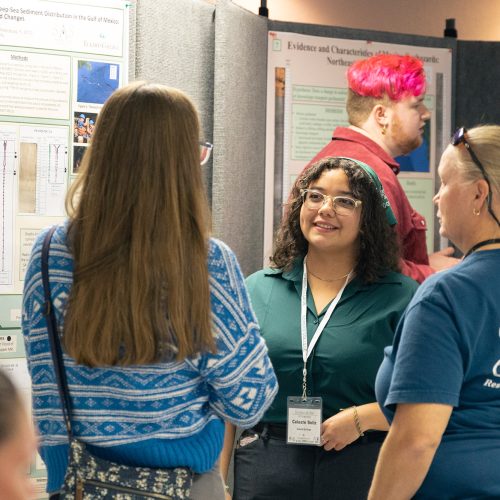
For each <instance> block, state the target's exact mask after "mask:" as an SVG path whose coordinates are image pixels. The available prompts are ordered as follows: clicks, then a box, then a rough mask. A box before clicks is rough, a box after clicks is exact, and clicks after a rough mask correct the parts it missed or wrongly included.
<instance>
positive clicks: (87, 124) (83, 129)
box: [73, 111, 97, 144]
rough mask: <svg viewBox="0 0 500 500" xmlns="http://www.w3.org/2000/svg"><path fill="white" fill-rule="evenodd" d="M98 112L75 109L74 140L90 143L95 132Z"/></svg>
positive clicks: (79, 142)
mask: <svg viewBox="0 0 500 500" xmlns="http://www.w3.org/2000/svg"><path fill="white" fill-rule="evenodd" d="M96 120H97V113H82V112H80V111H75V113H74V118H73V141H74V142H76V143H78V144H82V143H88V142H90V140H91V139H92V134H93V133H94V128H95V122H96Z"/></svg>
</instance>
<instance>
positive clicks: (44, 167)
mask: <svg viewBox="0 0 500 500" xmlns="http://www.w3.org/2000/svg"><path fill="white" fill-rule="evenodd" d="M130 5H131V4H130V2H126V1H124V0H99V1H97V0H83V1H75V0H58V1H54V0H23V1H22V2H19V0H0V368H1V369H3V370H5V371H6V372H7V373H9V374H10V375H11V376H12V379H13V380H14V382H15V384H16V385H17V386H18V389H19V390H20V391H21V394H22V396H23V399H24V400H25V401H26V405H27V407H28V408H30V406H31V402H30V400H31V388H30V378H29V375H28V371H27V367H26V358H25V351H24V340H23V336H22V331H21V328H20V325H21V293H22V289H23V284H24V274H25V270H26V266H27V264H28V261H29V257H30V252H31V247H32V245H33V242H34V240H35V238H36V237H37V235H38V234H39V232H40V231H41V230H42V229H43V228H45V227H48V226H50V225H53V224H56V223H58V222H61V221H63V220H64V218H65V196H66V192H67V189H68V186H69V185H70V184H71V182H72V181H73V180H74V179H75V178H76V176H77V175H78V168H79V166H80V164H81V161H82V158H83V156H84V154H85V152H86V150H87V149H88V147H89V145H90V144H91V141H92V133H93V130H94V126H95V123H96V120H97V116H98V114H99V110H100V109H101V108H102V106H103V104H104V102H105V101H106V99H107V98H108V97H109V95H110V94H111V93H112V92H113V91H114V90H116V89H117V88H119V87H120V86H122V85H124V84H125V83H126V78H127V75H128V60H129V59H128V57H129V45H128V43H129V42H128V40H129V7H130ZM30 474H31V476H32V478H33V481H34V483H35V486H36V490H37V496H38V498H46V493H45V483H46V471H45V467H44V465H43V462H42V460H41V458H40V457H39V456H37V457H34V459H33V465H32V467H31V470H30Z"/></svg>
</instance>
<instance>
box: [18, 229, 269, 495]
mask: <svg viewBox="0 0 500 500" xmlns="http://www.w3.org/2000/svg"><path fill="white" fill-rule="evenodd" d="M67 227H68V226H67V224H65V225H62V226H59V227H58V228H57V230H56V232H55V233H54V235H53V237H52V243H51V247H50V258H49V275H50V286H51V295H52V302H53V304H54V307H55V312H56V319H57V322H58V327H59V333H60V334H62V332H63V327H64V311H65V308H66V304H67V301H68V296H69V293H70V290H71V286H72V282H73V257H72V255H71V252H70V250H69V248H68V244H67ZM45 234H46V231H44V232H43V233H42V234H41V235H40V236H39V237H38V238H37V240H36V242H35V244H34V247H33V250H32V254H31V260H30V262H29V265H28V269H27V273H26V278H25V287H24V297H23V317H22V328H23V334H24V339H25V345H26V356H27V359H28V368H29V372H30V375H31V379H32V390H33V416H34V419H35V422H36V424H37V426H38V430H39V433H40V440H41V443H40V444H41V448H40V454H41V456H42V458H43V460H44V462H45V464H46V466H47V471H48V484H47V491H48V492H54V491H57V490H58V489H59V488H60V487H61V485H62V483H63V480H64V474H65V471H66V468H67V464H68V439H67V434H66V428H65V425H64V420H63V417H62V410H61V402H60V398H59V394H58V389H57V385H56V379H55V373H54V369H53V363H52V358H51V352H50V345H49V339H48V333H47V323H46V318H45V316H44V315H43V313H42V312H43V309H42V305H43V302H44V296H43V285H42V276H41V249H42V245H43V239H44V237H45ZM208 269H209V279H210V297H211V307H212V321H213V325H214V336H215V339H216V345H217V352H216V353H215V354H212V353H203V354H200V355H197V356H196V357H193V358H189V359H185V360H184V361H171V362H162V363H157V364H151V365H136V366H128V367H109V368H89V367H86V366H81V365H76V364H75V362H74V360H73V359H72V358H70V357H69V356H68V355H66V354H64V365H65V369H66V373H67V378H68V384H69V391H70V394H71V400H72V405H73V430H74V433H75V435H76V436H77V437H79V438H80V439H81V440H82V441H84V442H85V443H87V445H88V447H89V450H90V451H91V452H93V453H95V454H97V455H99V456H101V457H102V458H106V459H108V460H113V461H116V462H120V463H123V464H129V465H137V466H139V465H142V466H151V467H175V466H189V467H191V468H192V469H193V470H194V471H195V472H198V473H202V472H205V471H208V470H210V469H211V468H212V467H213V466H214V464H215V462H216V460H217V458H218V456H219V454H220V451H221V449H222V443H223V438H224V423H223V420H228V421H229V422H231V423H233V424H235V425H237V426H240V427H251V426H253V425H254V424H256V423H257V422H258V421H259V420H260V418H261V417H262V415H263V413H264V412H265V410H266V409H267V408H268V406H269V405H270V404H271V402H272V400H273V398H274V396H275V394H276V392H277V382H276V377H275V375H274V372H273V369H272V366H271V362H270V360H269V358H268V356H267V348H266V345H265V343H264V341H263V339H262V338H261V336H260V331H259V327H258V324H257V321H256V319H255V316H254V313H253V311H252V308H251V305H250V302H249V299H248V295H247V291H246V288H245V285H244V281H243V276H242V273H241V270H240V267H239V265H238V262H237V260H236V257H235V256H234V254H233V252H232V251H231V250H230V249H229V248H228V247H227V246H226V245H225V244H224V243H222V242H221V241H218V240H216V239H211V240H210V244H209V256H208ZM89 313H90V312H89ZM82 334H84V332H82Z"/></svg>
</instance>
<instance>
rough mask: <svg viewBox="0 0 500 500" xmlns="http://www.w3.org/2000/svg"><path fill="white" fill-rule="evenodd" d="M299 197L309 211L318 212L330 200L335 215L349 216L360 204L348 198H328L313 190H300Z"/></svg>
mask: <svg viewBox="0 0 500 500" xmlns="http://www.w3.org/2000/svg"><path fill="white" fill-rule="evenodd" d="M300 195H301V196H302V203H303V204H304V205H305V207H306V208H308V209H309V210H319V209H320V208H322V207H323V206H324V205H325V203H326V202H327V201H328V200H329V199H330V200H331V201H332V208H333V210H334V212H335V213H336V214H337V215H351V214H352V213H353V212H354V210H356V208H358V207H360V206H361V204H362V201H361V200H355V199H354V198H351V197H349V196H330V195H329V194H324V193H322V192H321V191H316V190H315V189H301V190H300Z"/></svg>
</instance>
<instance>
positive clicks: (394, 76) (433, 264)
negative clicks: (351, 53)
mask: <svg viewBox="0 0 500 500" xmlns="http://www.w3.org/2000/svg"><path fill="white" fill-rule="evenodd" d="M347 79H348V84H349V89H348V94H347V104H346V109H347V114H348V117H349V123H350V126H349V127H337V128H336V129H335V131H334V133H333V137H332V140H331V142H330V143H329V144H328V145H327V146H325V147H324V148H323V149H322V150H321V151H320V152H319V153H318V154H317V155H316V156H315V157H314V158H313V160H312V161H311V163H310V164H309V165H311V164H312V163H314V162H316V161H318V160H320V159H322V158H325V157H328V156H345V157H348V158H353V159H356V160H360V161H363V162H365V163H367V164H368V165H370V167H372V168H373V169H374V170H375V172H376V173H377V175H378V176H379V178H380V180H381V182H382V185H383V187H384V190H385V193H386V195H387V198H388V199H389V202H390V204H391V207H392V210H393V211H394V214H395V215H396V219H397V226H396V229H397V232H398V235H399V238H400V244H401V252H402V263H401V271H402V272H403V273H404V274H406V275H408V276H410V277H411V278H413V279H415V280H416V281H418V282H419V283H421V282H422V281H424V279H425V278H426V277H427V276H429V275H431V274H432V273H434V272H436V271H440V270H442V269H446V268H448V267H452V266H453V265H455V264H456V263H457V262H458V259H455V258H453V257H451V254H452V253H453V249H452V248H446V249H444V250H441V251H439V252H435V253H433V254H431V255H428V254H427V247H426V240H425V232H426V229H427V224H426V222H425V219H424V217H423V216H422V215H420V214H419V213H418V212H416V211H415V210H414V209H413V207H412V206H411V205H410V202H409V201H408V198H407V196H406V194H405V192H404V190H403V188H402V186H401V184H400V183H399V181H398V179H397V177H396V176H397V174H398V173H399V164H398V163H397V162H396V160H395V159H394V157H396V156H399V155H404V154H408V153H410V152H411V151H413V150H414V149H416V148H418V147H419V146H420V144H422V140H423V139H422V136H423V131H424V125H425V122H426V121H427V120H428V119H429V118H430V113H429V110H428V109H427V107H426V106H425V104H424V96H425V86H426V81H425V73H424V68H423V65H422V61H420V59H417V58H416V57H412V56H400V55H395V54H390V55H386V54H384V55H376V56H373V57H370V58H368V59H362V60H359V61H356V62H355V63H354V64H353V65H352V66H351V67H350V68H349V70H348V72H347ZM309 165H308V166H307V167H306V168H308V167H309Z"/></svg>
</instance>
